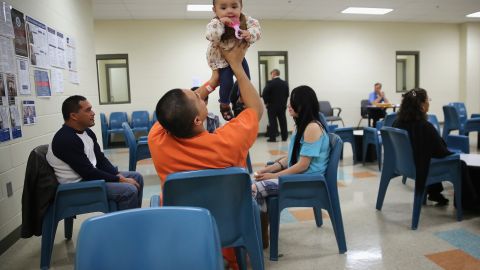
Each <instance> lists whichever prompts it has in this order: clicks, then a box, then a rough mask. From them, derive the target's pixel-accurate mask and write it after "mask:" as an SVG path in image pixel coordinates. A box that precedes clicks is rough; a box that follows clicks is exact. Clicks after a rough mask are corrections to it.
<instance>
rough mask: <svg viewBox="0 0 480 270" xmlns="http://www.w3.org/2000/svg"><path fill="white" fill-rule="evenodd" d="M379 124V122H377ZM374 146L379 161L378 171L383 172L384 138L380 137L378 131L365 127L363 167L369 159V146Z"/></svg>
mask: <svg viewBox="0 0 480 270" xmlns="http://www.w3.org/2000/svg"><path fill="white" fill-rule="evenodd" d="M377 123H378V122H377ZM369 144H373V145H374V146H375V151H376V154H377V160H378V170H382V138H381V137H380V135H378V130H377V129H376V128H372V127H365V128H364V129H363V143H362V158H363V165H365V159H366V157H367V149H368V145H369Z"/></svg>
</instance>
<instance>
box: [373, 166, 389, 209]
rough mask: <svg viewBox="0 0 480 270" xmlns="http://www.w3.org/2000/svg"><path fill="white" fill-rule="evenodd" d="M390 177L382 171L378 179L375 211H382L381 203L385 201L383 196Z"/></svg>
mask: <svg viewBox="0 0 480 270" xmlns="http://www.w3.org/2000/svg"><path fill="white" fill-rule="evenodd" d="M391 178H392V176H391V175H390V174H389V173H388V174H387V172H385V171H383V172H382V176H381V178H380V186H379V187H378V195H377V205H376V208H377V210H382V206H383V201H384V200H385V194H386V193H387V188H388V184H390V179H391Z"/></svg>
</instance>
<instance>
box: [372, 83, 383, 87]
mask: <svg viewBox="0 0 480 270" xmlns="http://www.w3.org/2000/svg"><path fill="white" fill-rule="evenodd" d="M377 85H378V86H380V87H382V84H381V83H379V82H377V83H375V84H374V85H373V86H375V87H376V86H377Z"/></svg>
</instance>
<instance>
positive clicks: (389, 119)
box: [379, 112, 397, 130]
mask: <svg viewBox="0 0 480 270" xmlns="http://www.w3.org/2000/svg"><path fill="white" fill-rule="evenodd" d="M396 119H397V113H396V112H392V113H389V114H387V115H385V118H384V119H383V126H384V127H391V126H393V122H395V120H396ZM380 129H381V127H380V128H379V130H380Z"/></svg>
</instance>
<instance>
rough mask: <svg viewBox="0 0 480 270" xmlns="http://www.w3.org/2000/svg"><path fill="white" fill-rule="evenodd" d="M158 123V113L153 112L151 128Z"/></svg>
mask: <svg viewBox="0 0 480 270" xmlns="http://www.w3.org/2000/svg"><path fill="white" fill-rule="evenodd" d="M156 122H157V113H156V112H155V111H153V114H152V121H150V128H152V126H153V124H155V123H156Z"/></svg>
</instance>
